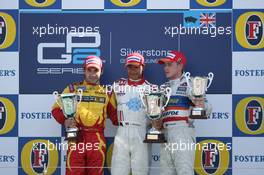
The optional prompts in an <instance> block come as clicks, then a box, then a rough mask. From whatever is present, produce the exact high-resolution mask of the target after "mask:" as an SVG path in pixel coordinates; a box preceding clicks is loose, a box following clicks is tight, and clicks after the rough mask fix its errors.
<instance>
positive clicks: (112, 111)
mask: <svg viewBox="0 0 264 175" xmlns="http://www.w3.org/2000/svg"><path fill="white" fill-rule="evenodd" d="M108 96H109V102H108V104H107V116H108V117H109V119H110V120H111V121H112V123H113V125H115V126H117V125H118V118H117V109H116V108H117V103H116V96H115V93H114V92H113V91H112V92H111V93H109V94H108Z"/></svg>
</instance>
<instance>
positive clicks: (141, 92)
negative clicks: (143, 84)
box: [139, 88, 146, 109]
mask: <svg viewBox="0 0 264 175" xmlns="http://www.w3.org/2000/svg"><path fill="white" fill-rule="evenodd" d="M143 91H144V89H143V88H142V89H140V91H139V97H140V100H141V103H142V105H143V107H144V108H145V109H146V104H145V103H144V100H143V99H144V92H143Z"/></svg>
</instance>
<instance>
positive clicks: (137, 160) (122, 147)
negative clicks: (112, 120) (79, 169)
mask: <svg viewBox="0 0 264 175" xmlns="http://www.w3.org/2000/svg"><path fill="white" fill-rule="evenodd" d="M146 86H150V84H149V83H148V82H147V81H146V80H144V79H142V80H140V81H138V82H137V83H135V82H131V81H130V80H127V79H120V80H119V81H117V82H115V84H114V86H113V87H114V88H115V89H114V92H115V95H116V99H117V112H118V122H119V126H118V129H117V133H116V136H115V141H114V148H113V154H112V167H111V174H112V175H129V174H130V170H132V174H133V175H147V174H148V168H149V158H148V157H149V154H148V153H149V149H148V144H147V143H143V141H144V139H145V135H146V129H147V125H148V124H149V121H148V119H147V118H146V112H145V110H144V107H143V105H142V103H141V99H140V94H139V89H140V88H145V87H146Z"/></svg>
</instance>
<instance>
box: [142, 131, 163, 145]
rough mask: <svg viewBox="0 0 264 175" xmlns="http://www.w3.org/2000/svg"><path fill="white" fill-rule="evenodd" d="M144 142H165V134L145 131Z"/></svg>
mask: <svg viewBox="0 0 264 175" xmlns="http://www.w3.org/2000/svg"><path fill="white" fill-rule="evenodd" d="M143 142H144V143H166V142H167V141H166V140H165V136H164V134H163V133H160V134H156V133H153V134H151V133H147V134H146V137H145V140H144V141H143Z"/></svg>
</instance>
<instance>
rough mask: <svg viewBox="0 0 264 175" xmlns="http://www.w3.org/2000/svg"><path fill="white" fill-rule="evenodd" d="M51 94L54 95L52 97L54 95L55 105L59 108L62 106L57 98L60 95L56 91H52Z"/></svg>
mask: <svg viewBox="0 0 264 175" xmlns="http://www.w3.org/2000/svg"><path fill="white" fill-rule="evenodd" d="M53 95H54V97H55V101H56V103H57V105H58V106H59V107H60V108H62V106H61V104H60V103H59V99H60V97H59V96H60V95H59V93H58V91H54V92H53Z"/></svg>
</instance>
